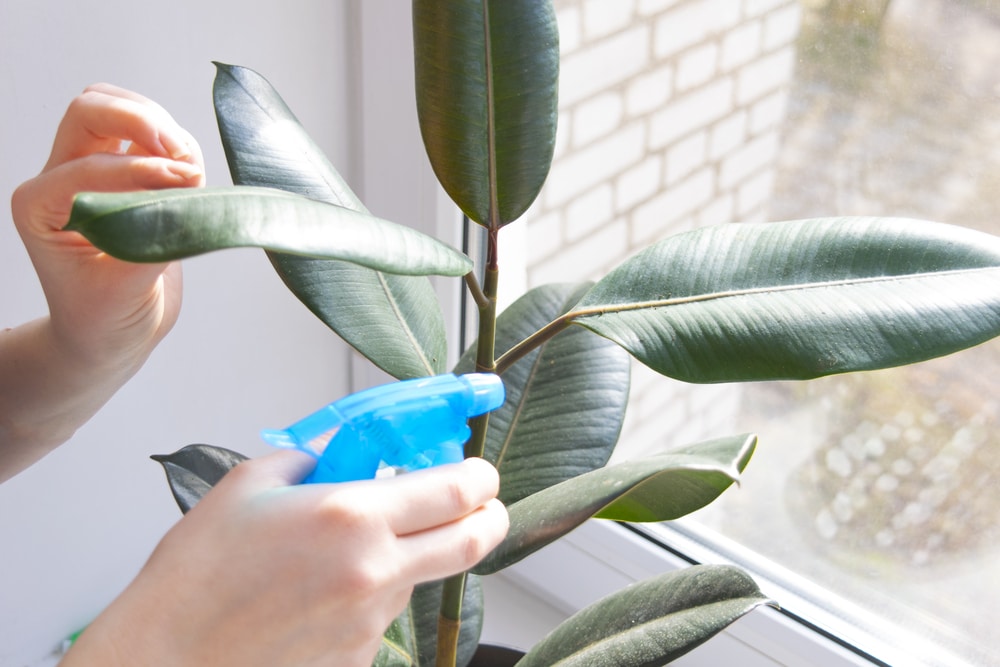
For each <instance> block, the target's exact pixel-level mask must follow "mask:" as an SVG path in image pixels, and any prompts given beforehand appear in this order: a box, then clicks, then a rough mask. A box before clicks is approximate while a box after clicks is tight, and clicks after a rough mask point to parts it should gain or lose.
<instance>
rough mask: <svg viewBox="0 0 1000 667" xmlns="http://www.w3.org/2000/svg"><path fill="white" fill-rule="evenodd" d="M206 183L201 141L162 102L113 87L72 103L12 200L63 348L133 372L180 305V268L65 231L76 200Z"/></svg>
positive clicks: (99, 86) (89, 90) (88, 92)
mask: <svg viewBox="0 0 1000 667" xmlns="http://www.w3.org/2000/svg"><path fill="white" fill-rule="evenodd" d="M203 183H204V164H203V160H202V156H201V150H200V148H199V147H198V144H197V142H196V141H195V140H194V139H193V138H192V137H191V135H190V134H188V133H187V132H186V131H185V130H184V129H182V128H181V127H180V126H179V125H178V124H177V123H176V122H175V121H174V120H173V118H171V117H170V115H169V114H168V113H167V112H166V111H165V110H164V109H163V108H162V107H160V106H159V105H157V104H156V103H154V102H152V101H151V100H149V99H146V98H145V97H142V96H141V95H138V94H136V93H133V92H131V91H127V90H123V89H121V88H117V87H115V86H111V85H109V84H97V85H94V86H90V87H89V88H87V89H86V90H85V91H84V92H83V93H82V94H81V95H79V96H78V97H77V98H76V99H75V100H73V102H72V103H71V104H70V106H69V108H68V110H67V111H66V114H65V116H64V118H63V120H62V122H61V123H60V125H59V129H58V131H57V132H56V138H55V141H54V143H53V146H52V152H51V154H50V156H49V159H48V162H47V163H46V164H45V167H44V168H43V169H42V172H41V173H40V174H39V175H38V176H36V177H35V178H33V179H31V180H29V181H27V182H25V183H24V184H22V185H21V186H20V187H19V188H18V189H17V190H16V191H15V192H14V195H13V198H12V201H11V208H12V211H13V217H14V223H15V225H16V226H17V230H18V232H19V233H20V235H21V238H22V240H23V242H24V245H25V247H26V248H27V250H28V254H29V256H30V257H31V260H32V263H33V264H34V266H35V270H36V272H37V273H38V277H39V279H40V281H41V284H42V288H43V290H44V291H45V296H46V299H47V301H48V304H49V312H50V318H51V325H52V330H53V331H52V333H53V334H54V336H55V338H54V340H55V342H56V343H57V344H59V345H60V346H63V348H64V349H65V350H66V351H68V352H69V353H70V354H71V355H73V356H74V357H76V358H80V359H81V360H83V361H85V362H89V363H91V364H93V363H95V362H96V363H98V364H103V365H108V364H112V365H114V366H116V367H128V369H129V370H131V371H133V372H134V370H135V369H136V368H137V367H138V366H139V365H141V364H142V362H143V361H144V360H145V358H146V357H147V356H148V354H149V352H150V351H151V350H152V349H153V347H155V345H156V343H157V342H159V340H160V339H162V337H163V336H164V335H165V334H166V332H167V331H169V329H170V328H171V327H172V326H173V324H174V322H175V321H176V318H177V314H178V310H179V308H180V298H181V280H180V266H179V265H177V264H172V265H139V264H129V263H126V262H122V261H119V260H116V259H114V258H112V257H109V256H107V255H105V254H104V253H102V252H100V251H99V250H97V249H96V248H94V247H93V246H92V245H90V243H88V242H87V241H86V240H85V239H84V238H83V237H82V236H80V235H79V234H77V233H75V232H62V231H60V230H61V228H62V227H63V225H65V224H66V222H67V220H68V219H69V213H70V209H71V208H72V203H73V197H74V196H75V195H76V194H77V193H79V192H84V191H101V192H125V191H134V190H145V189H160V188H168V187H186V186H199V185H202V184H203Z"/></svg>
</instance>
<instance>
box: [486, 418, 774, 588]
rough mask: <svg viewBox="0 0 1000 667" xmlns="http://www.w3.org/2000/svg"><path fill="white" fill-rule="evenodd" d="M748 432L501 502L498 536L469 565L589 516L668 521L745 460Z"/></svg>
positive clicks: (499, 563)
mask: <svg viewBox="0 0 1000 667" xmlns="http://www.w3.org/2000/svg"><path fill="white" fill-rule="evenodd" d="M756 441H757V439H756V437H754V436H750V435H740V436H732V437H729V438H720V439H718V440H712V441H709V442H704V443H701V444H698V445H691V446H689V447H684V448H682V449H678V450H675V451H672V452H667V453H665V454H659V455H657V456H652V457H649V458H645V459H639V460H635V461H626V462H624V463H619V464H617V465H613V466H608V467H606V468H601V469H599V470H594V471H593V472H589V473H586V474H584V475H580V476H579V477H574V478H573V479H569V480H566V481H565V482H562V483H561V484H557V485H555V486H552V487H549V488H547V489H544V490H542V491H539V492H538V493H535V494H534V495H531V496H528V497H527V498H525V499H524V500H521V501H519V502H517V503H514V504H513V505H510V506H509V507H508V508H507V511H508V512H509V513H510V530H509V531H508V532H507V536H506V538H504V541H503V542H502V543H501V544H500V546H498V547H497V548H496V549H494V550H493V552H492V553H490V555H489V556H487V557H486V559H484V560H483V561H482V562H481V563H479V565H477V566H476V567H475V568H474V571H475V572H477V573H479V574H492V573H494V572H498V571H500V570H502V569H504V568H506V567H508V566H510V565H513V564H514V563H516V562H517V561H519V560H521V559H522V558H525V557H526V556H529V555H531V554H532V553H534V552H535V551H538V550H539V549H541V548H542V547H544V546H546V545H547V544H550V543H552V542H554V541H556V540H558V539H559V538H560V537H562V536H563V535H566V534H567V533H569V532H570V531H572V530H573V529H575V528H577V527H578V526H580V524H582V523H583V522H584V521H586V520H587V519H589V518H591V517H594V516H596V517H597V518H601V519H612V520H615V521H671V520H673V519H678V518H680V517H682V516H685V515H686V514H690V513H691V512H694V511H695V510H698V509H701V508H702V507H705V506H706V505H708V504H709V503H711V502H712V501H713V500H715V499H716V498H718V497H719V495H721V494H722V492H723V491H725V490H726V489H727V488H729V486H730V485H731V484H732V483H733V482H734V481H735V480H736V479H737V478H738V476H739V474H740V472H742V471H743V469H744V468H745V467H746V465H747V463H748V462H749V461H750V457H751V456H752V454H753V451H754V447H755V445H756Z"/></svg>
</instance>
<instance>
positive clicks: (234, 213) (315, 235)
mask: <svg viewBox="0 0 1000 667" xmlns="http://www.w3.org/2000/svg"><path fill="white" fill-rule="evenodd" d="M66 229H67V230H72V231H76V232H80V233H81V234H83V235H84V236H85V237H86V238H87V240H89V241H90V242H91V243H93V244H94V245H95V246H97V247H98V248H100V249H101V250H103V251H105V252H107V253H108V254H110V255H113V256H115V257H118V258H120V259H125V260H129V261H133V262H166V261H171V260H176V259H183V258H185V257H192V256H194V255H200V254H203V253H207V252H212V251H215V250H224V249H227V248H240V247H258V248H266V249H268V250H272V251H278V252H283V253H294V254H297V255H307V256H310V257H317V258H325V259H340V260H345V261H348V262H352V263H355V264H361V265H363V266H367V267H369V268H374V269H379V270H382V271H391V272H393V273H402V274H409V275H428V274H441V275H449V276H461V275H465V274H466V273H468V272H469V270H470V269H471V268H472V261H471V260H470V259H469V258H468V257H466V256H465V255H463V254H462V253H460V252H458V251H457V250H454V249H453V248H450V247H448V246H446V245H445V244H443V243H441V242H440V241H438V240H437V239H434V238H431V237H430V236H427V235H425V234H422V233H420V232H418V231H416V230H413V229H410V228H409V227H403V226H402V225H397V224H395V223H392V222H388V221H386V220H380V219H379V218H375V217H374V216H370V215H367V214H365V213H359V212H357V211H352V210H350V209H347V208H344V207H342V206H336V205H334V204H327V203H324V202H318V201H315V200H313V199H308V198H306V197H302V196H300V195H296V194H292V193H289V192H284V191H282V190H275V189H272V188H257V187H230V188H201V189H191V188H179V189H171V190H157V191H153V192H149V191H143V192H125V193H93V192H91V193H84V194H81V195H78V196H77V198H76V200H75V202H74V204H73V211H72V214H71V215H70V219H69V223H67V225H66Z"/></svg>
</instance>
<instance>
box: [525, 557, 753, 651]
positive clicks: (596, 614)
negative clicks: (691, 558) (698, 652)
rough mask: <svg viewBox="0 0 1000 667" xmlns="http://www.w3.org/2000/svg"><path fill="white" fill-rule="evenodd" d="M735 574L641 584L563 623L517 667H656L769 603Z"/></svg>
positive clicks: (713, 570) (707, 572)
mask: <svg viewBox="0 0 1000 667" xmlns="http://www.w3.org/2000/svg"><path fill="white" fill-rule="evenodd" d="M768 603H769V601H768V600H767V598H765V597H764V596H763V595H762V594H761V592H760V589H759V588H758V587H757V584H755V583H754V581H753V580H752V579H751V578H750V576H749V575H747V574H746V573H745V572H743V571H742V570H740V569H737V568H734V567H730V566H727V565H696V566H694V567H690V568H687V569H684V570H678V571H676V572H670V573H668V574H665V575H661V576H659V577H655V578H653V579H649V580H647V581H643V582H640V583H638V584H634V585H632V586H629V587H628V588H625V589H623V590H621V591H618V592H617V593H614V594H612V595H610V596H608V597H607V598H604V599H603V600H601V601H599V602H597V603H595V604H593V605H591V606H590V607H587V608H586V609H584V610H583V611H581V612H579V613H577V614H575V615H573V616H572V617H570V618H569V619H567V620H566V621H565V622H564V623H563V624H562V625H560V626H559V627H558V628H556V629H555V630H554V631H553V632H552V633H551V634H549V635H548V636H547V637H546V638H545V639H543V640H542V641H541V642H539V643H538V644H536V645H535V646H534V648H532V649H531V650H530V651H528V654H527V655H526V656H525V657H524V658H522V659H521V661H520V662H518V663H517V666H518V667H552V666H553V665H559V667H659V666H660V665H664V664H666V663H668V662H670V661H672V660H674V659H676V658H679V657H680V656H682V655H684V654H685V653H687V652H688V651H690V650H691V649H693V648H695V647H697V646H698V645H700V644H702V643H704V642H705V641H707V640H708V639H710V638H711V637H712V636H713V635H715V634H717V633H718V632H720V631H721V630H723V629H725V627H726V626H728V625H729V624H730V623H732V622H733V621H736V620H737V619H739V618H740V617H741V616H743V615H745V614H747V613H749V612H750V611H752V610H753V609H755V608H757V607H759V606H760V605H762V604H768Z"/></svg>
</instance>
